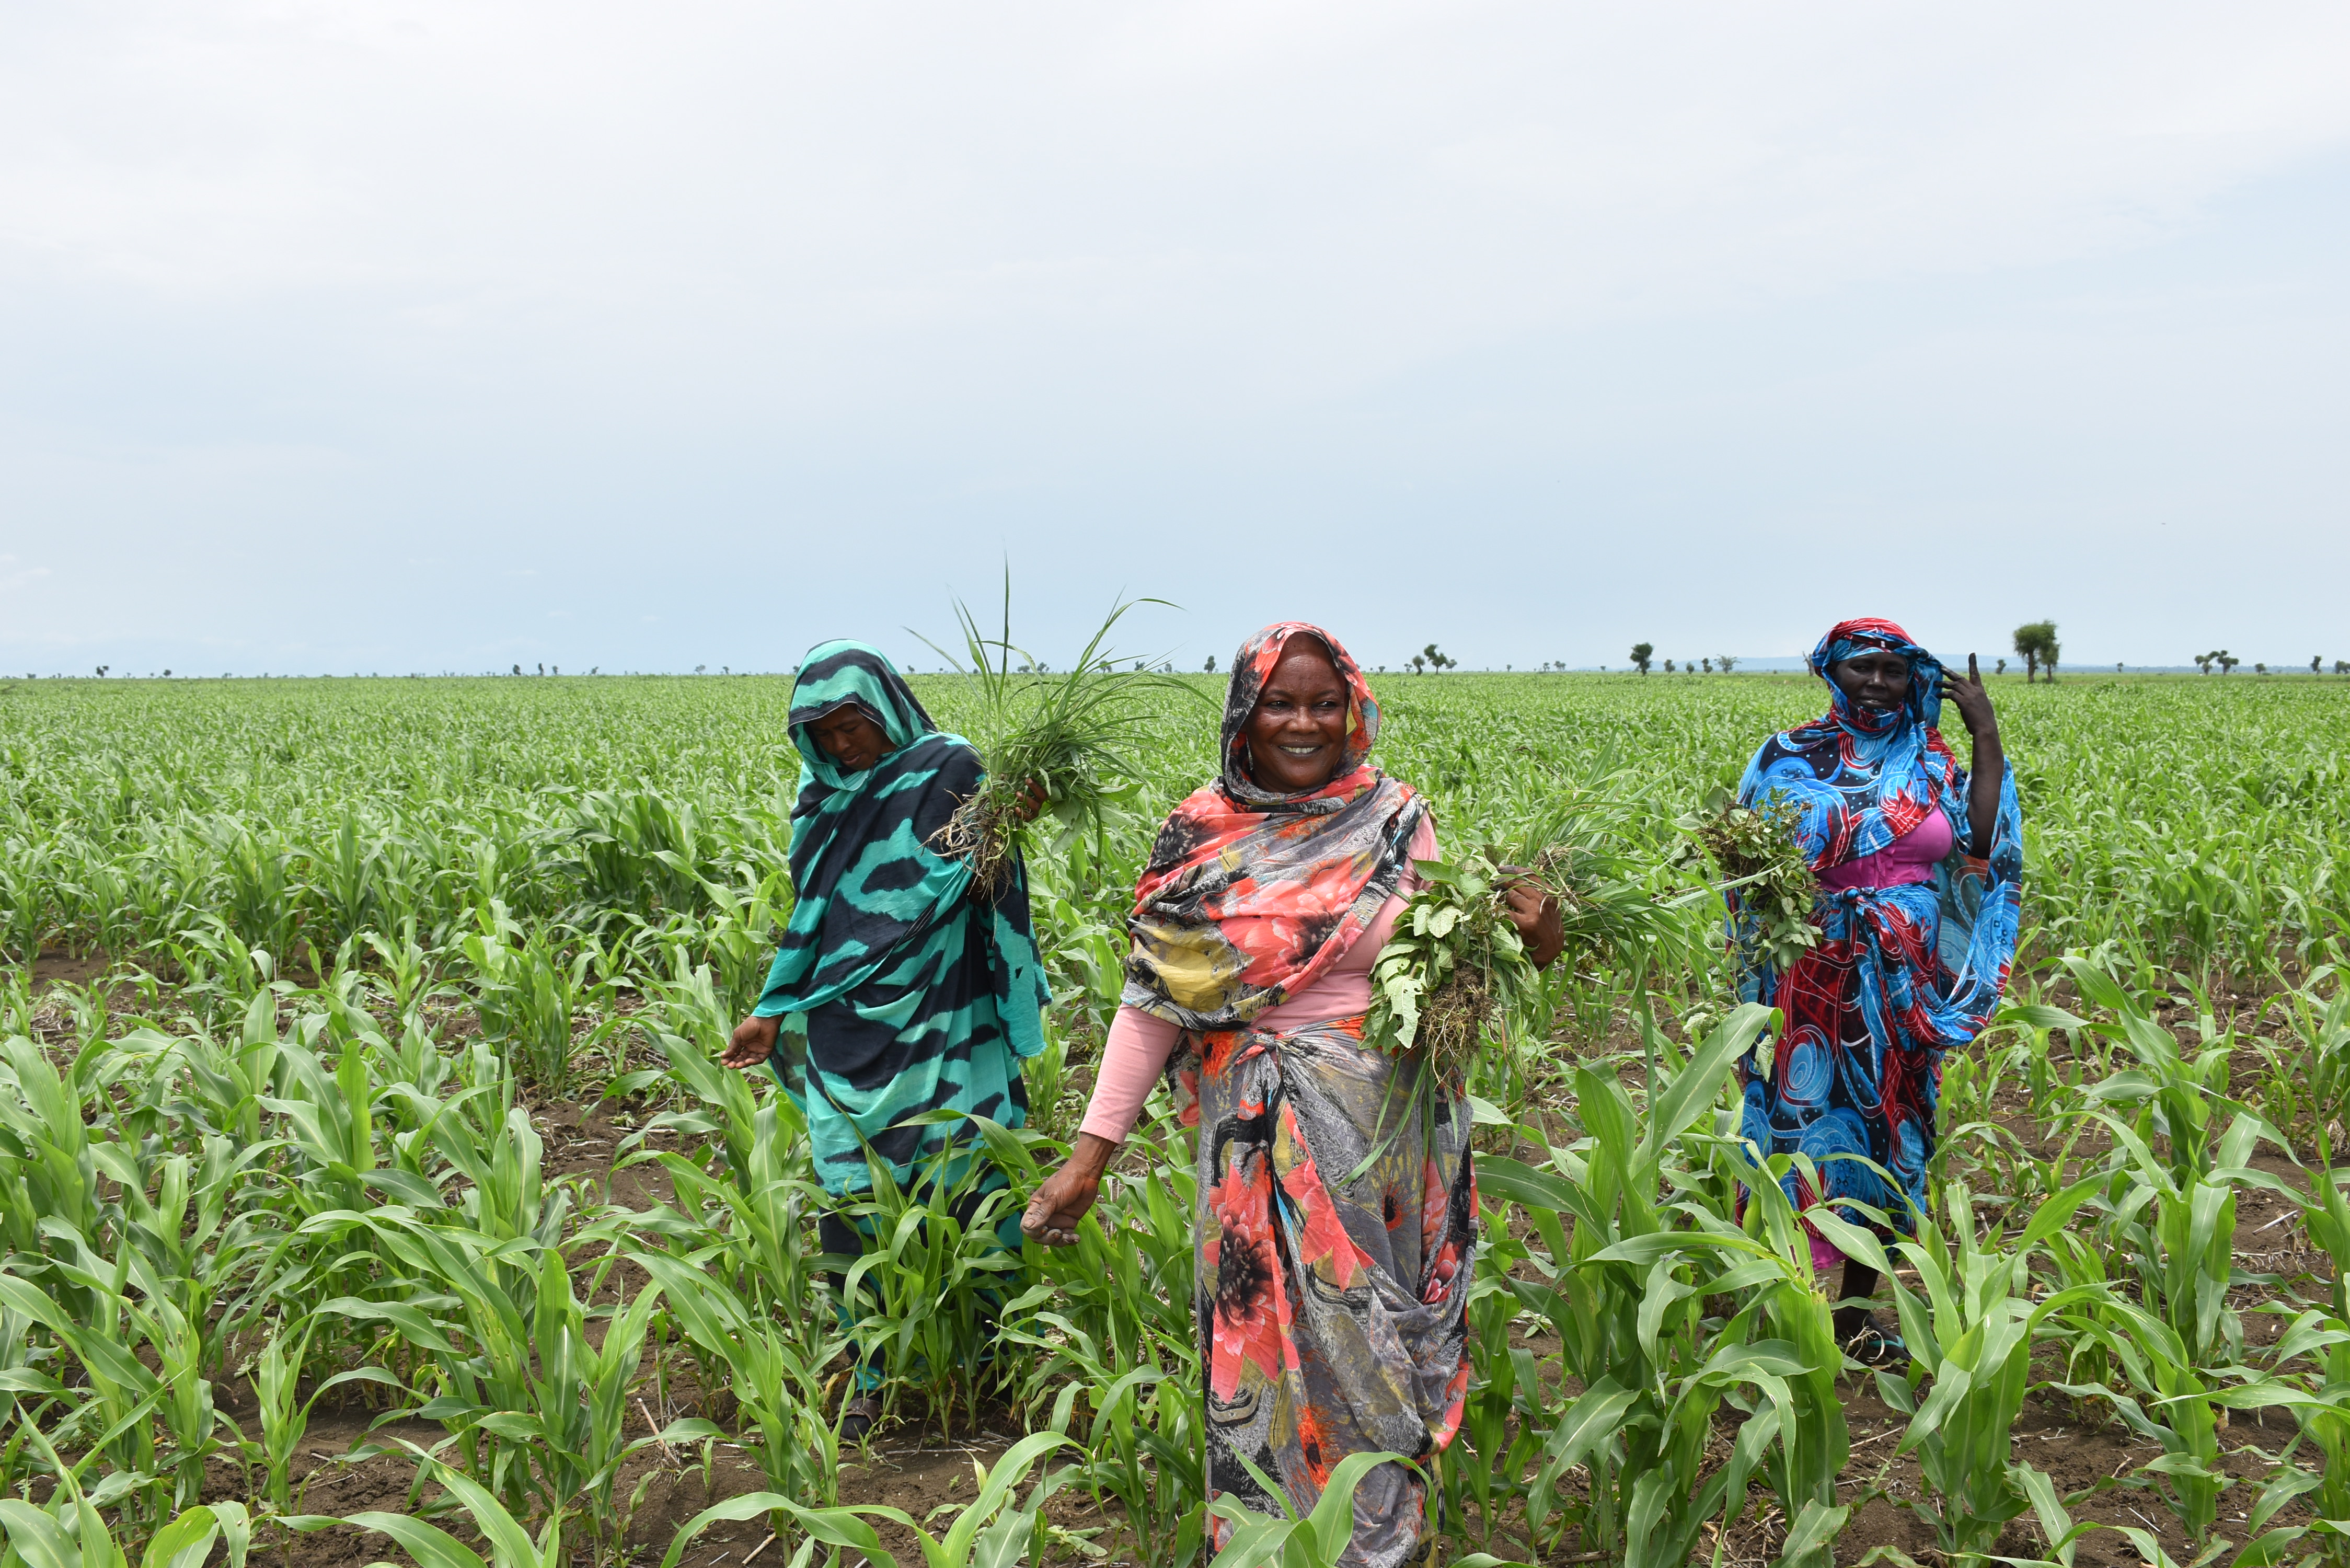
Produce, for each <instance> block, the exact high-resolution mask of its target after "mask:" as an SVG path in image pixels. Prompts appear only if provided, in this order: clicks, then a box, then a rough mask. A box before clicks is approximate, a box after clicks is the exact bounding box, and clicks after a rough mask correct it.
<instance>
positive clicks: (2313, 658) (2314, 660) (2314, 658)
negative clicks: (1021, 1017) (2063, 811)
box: [163, 653, 2325, 675]
mask: <svg viewBox="0 0 2350 1568" xmlns="http://www.w3.org/2000/svg"><path fill="white" fill-rule="evenodd" d="M2324 662H2325V659H2324V656H2323V655H2321V654H2315V653H2313V654H2311V655H2310V656H2309V672H2310V673H2311V674H2312V675H2315V674H2317V673H2318V672H2319V671H2318V666H2319V665H2322V664H2324ZM163 673H164V674H166V675H169V674H171V673H172V672H171V671H170V670H165V671H163Z"/></svg>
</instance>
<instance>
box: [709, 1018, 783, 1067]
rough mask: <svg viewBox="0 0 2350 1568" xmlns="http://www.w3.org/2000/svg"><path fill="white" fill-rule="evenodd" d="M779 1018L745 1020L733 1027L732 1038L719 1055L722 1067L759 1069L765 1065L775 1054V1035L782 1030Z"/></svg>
mask: <svg viewBox="0 0 2350 1568" xmlns="http://www.w3.org/2000/svg"><path fill="white" fill-rule="evenodd" d="M783 1026H784V1021H783V1020H782V1019H780V1018H745V1019H744V1020H743V1022H742V1023H738V1024H736V1025H735V1026H734V1037H733V1039H732V1040H729V1041H728V1042H727V1043H726V1049H725V1050H724V1051H723V1052H721V1053H719V1056H718V1064H719V1065H720V1066H722V1067H744V1068H748V1067H759V1066H764V1065H765V1064H766V1060H767V1058H768V1057H770V1056H772V1055H774V1054H775V1035H776V1034H777V1033H779V1032H780V1031H781V1030H782V1029H783Z"/></svg>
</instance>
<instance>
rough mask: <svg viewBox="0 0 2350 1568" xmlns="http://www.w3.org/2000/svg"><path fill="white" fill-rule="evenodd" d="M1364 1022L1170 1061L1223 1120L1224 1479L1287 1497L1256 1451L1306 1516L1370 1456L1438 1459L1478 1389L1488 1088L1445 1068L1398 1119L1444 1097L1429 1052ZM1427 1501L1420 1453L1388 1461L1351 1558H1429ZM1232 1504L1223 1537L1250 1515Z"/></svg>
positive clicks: (1212, 1211)
mask: <svg viewBox="0 0 2350 1568" xmlns="http://www.w3.org/2000/svg"><path fill="white" fill-rule="evenodd" d="M1362 1026H1363V1020H1362V1018H1361V1016H1360V1015H1359V1014H1358V1015H1357V1016H1355V1017H1352V1018H1346V1019H1338V1020H1335V1021H1333V1022H1331V1023H1317V1024H1311V1025H1308V1026H1306V1027H1305V1028H1303V1029H1297V1030H1293V1031H1290V1032H1287V1033H1272V1032H1269V1031H1264V1030H1223V1031H1218V1032H1216V1033H1210V1034H1207V1035H1204V1036H1192V1035H1188V1034H1187V1035H1186V1036H1184V1042H1185V1045H1184V1049H1183V1050H1182V1051H1181V1052H1180V1054H1179V1055H1178V1057H1177V1059H1176V1061H1175V1062H1174V1063H1173V1064H1171V1066H1170V1075H1171V1076H1172V1078H1173V1079H1174V1082H1175V1084H1176V1085H1177V1096H1176V1097H1177V1103H1178V1106H1179V1108H1180V1112H1181V1115H1182V1118H1183V1120H1184V1122H1185V1124H1186V1125H1188V1126H1194V1127H1199V1128H1200V1129H1201V1131H1200V1137H1199V1142H1198V1149H1199V1155H1198V1159H1199V1198H1198V1204H1197V1210H1196V1212H1195V1213H1194V1215H1193V1217H1192V1233H1193V1236H1194V1238H1195V1245H1196V1247H1197V1254H1196V1257H1195V1268H1194V1272H1193V1277H1194V1278H1195V1280H1196V1281H1197V1284H1196V1286H1195V1289H1196V1292H1197V1299H1196V1301H1195V1302H1194V1303H1193V1307H1194V1313H1195V1319H1194V1321H1196V1322H1197V1323H1198V1324H1200V1340H1201V1345H1200V1349H1201V1363H1202V1366H1203V1368H1204V1373H1205V1376H1204V1383H1205V1386H1204V1387H1203V1389H1202V1390H1201V1394H1202V1397H1203V1398H1204V1400H1205V1402H1206V1410H1207V1422H1206V1431H1207V1481H1208V1495H1209V1497H1210V1498H1211V1499H1213V1498H1215V1497H1217V1496H1220V1495H1230V1496H1232V1497H1234V1498H1237V1499H1238V1500H1239V1501H1241V1502H1243V1503H1244V1504H1245V1505H1246V1506H1248V1507H1249V1508H1251V1509H1253V1510H1254V1511H1257V1512H1259V1513H1263V1514H1267V1515H1271V1516H1274V1517H1278V1516H1279V1515H1280V1513H1281V1511H1282V1503H1281V1501H1277V1500H1275V1499H1274V1498H1273V1497H1271V1496H1269V1495H1268V1494H1267V1493H1266V1491H1265V1490H1264V1488H1263V1485H1262V1484H1261V1483H1260V1481H1259V1480H1258V1479H1257V1477H1256V1476H1255V1475H1253V1474H1252V1473H1251V1472H1250V1469H1249V1465H1251V1464H1253V1465H1254V1466H1255V1467H1256V1469H1257V1470H1258V1471H1261V1472H1262V1473H1263V1475H1264V1476H1266V1477H1269V1478H1271V1479H1272V1480H1274V1481H1276V1482H1277V1483H1278V1484H1279V1486H1280V1488H1281V1490H1282V1492H1283V1493H1284V1498H1285V1500H1286V1502H1287V1505H1288V1507H1290V1508H1291V1509H1293V1510H1295V1511H1296V1513H1297V1514H1298V1516H1299V1517H1301V1518H1302V1517H1304V1516H1305V1514H1307V1513H1308V1512H1310V1511H1312V1510H1313V1508H1314V1505H1315V1501H1318V1500H1319V1499H1320V1497H1321V1495H1322V1492H1323V1490H1324V1489H1325V1488H1326V1486H1327V1485H1328V1484H1329V1480H1330V1472H1331V1470H1332V1469H1334V1468H1335V1467H1336V1465H1337V1464H1338V1462H1339V1461H1340V1460H1341V1459H1345V1458H1346V1457H1347V1455H1348V1454H1354V1453H1378V1452H1388V1453H1399V1454H1404V1455H1407V1456H1409V1457H1410V1458H1411V1459H1414V1460H1415V1461H1417V1462H1418V1463H1419V1464H1420V1466H1421V1467H1422V1468H1423V1469H1427V1468H1429V1467H1430V1465H1431V1464H1432V1461H1433V1459H1434V1458H1435V1456H1436V1454H1437V1452H1438V1450H1440V1449H1443V1448H1444V1447H1445V1446H1446V1445H1447V1444H1448V1443H1450V1442H1451V1440H1452V1437H1453V1434H1454V1433H1455V1432H1456V1431H1458V1430H1459V1428H1460V1425H1461V1409H1462V1407H1463V1405H1464V1403H1465V1401H1466V1399H1467V1396H1468V1390H1469V1377H1470V1369H1471V1361H1470V1345H1469V1332H1470V1331H1469V1320H1468V1308H1469V1291H1470V1284H1471V1280H1472V1279H1473V1277H1474V1275H1475V1272H1476V1268H1475V1264H1476V1233H1477V1182H1476V1176H1475V1172H1474V1170H1473V1168H1472V1166H1471V1158H1470V1152H1469V1132H1470V1116H1469V1108H1468V1105H1467V1102H1466V1101H1465V1100H1464V1099H1462V1098H1460V1097H1458V1096H1453V1095H1451V1094H1449V1093H1448V1092H1447V1091H1446V1090H1444V1089H1442V1088H1438V1089H1436V1090H1435V1091H1434V1094H1433V1105H1432V1108H1431V1109H1430V1110H1429V1111H1428V1112H1427V1116H1428V1124H1429V1125H1428V1131H1427V1132H1426V1134H1425V1135H1424V1136H1423V1135H1422V1134H1421V1133H1420V1132H1419V1129H1418V1128H1417V1127H1414V1129H1413V1131H1412V1133H1411V1135H1410V1136H1409V1137H1396V1136H1395V1128H1396V1127H1398V1126H1399V1124H1402V1125H1409V1124H1411V1123H1413V1122H1415V1121H1416V1120H1417V1119H1418V1118H1419V1116H1421V1115H1422V1112H1421V1108H1420V1107H1421V1105H1422V1103H1423V1102H1422V1101H1421V1100H1420V1099H1419V1096H1418V1091H1417V1090H1416V1089H1415V1085H1414V1077H1415V1074H1416V1069H1415V1068H1413V1067H1412V1066H1411V1065H1409V1064H1404V1063H1399V1061H1398V1060H1397V1059H1396V1058H1395V1057H1392V1056H1388V1055H1387V1054H1383V1053H1381V1052H1378V1051H1373V1050H1370V1049H1368V1048H1367V1047H1366V1046H1365V1045H1364V1044H1362ZM1374 1150H1378V1151H1379V1153H1378V1158H1376V1159H1370V1160H1368V1163H1367V1168H1365V1167H1366V1161H1367V1157H1369V1156H1370V1155H1371V1154H1372V1152H1373V1151H1374ZM1358 1168H1362V1174H1361V1175H1359V1176H1357V1177H1356V1178H1355V1179H1353V1180H1347V1179H1344V1173H1347V1172H1352V1171H1355V1170H1357V1169H1358ZM1243 1459H1246V1460H1247V1461H1248V1462H1247V1463H1245V1464H1244V1463H1243V1462H1242V1461H1243ZM1426 1501H1427V1499H1426V1494H1425V1489H1424V1487H1423V1485H1422V1483H1421V1481H1420V1480H1419V1477H1418V1476H1417V1475H1415V1474H1414V1473H1413V1472H1412V1471H1411V1470H1410V1469H1407V1468H1406V1467H1404V1466H1402V1465H1399V1464H1395V1463H1388V1464H1382V1465H1378V1466H1377V1467H1375V1468H1373V1469H1371V1470H1370V1471H1369V1473H1368V1474H1367V1475H1366V1476H1365V1477H1364V1478H1363V1481H1362V1484H1361V1486H1360V1487H1358V1488H1357V1490H1356V1493H1355V1525H1354V1537H1353V1541H1352V1542H1351V1544H1350V1546H1349V1547H1348V1549H1347V1551H1346V1552H1343V1553H1342V1554H1341V1558H1340V1560H1341V1561H1342V1562H1344V1563H1347V1565H1348V1568H1399V1565H1400V1564H1403V1563H1413V1562H1418V1561H1421V1560H1423V1559H1424V1558H1425V1557H1426V1556H1427V1554H1428V1552H1429V1549H1430V1537H1429V1534H1428V1524H1427V1507H1426ZM1211 1526H1212V1529H1213V1531H1214V1532H1215V1533H1214V1541H1213V1545H1214V1546H1215V1547H1217V1548H1221V1547H1222V1545H1223V1544H1224V1542H1225V1539H1226V1537H1227V1536H1228V1535H1229V1533H1230V1531H1231V1529H1232V1527H1231V1526H1230V1525H1228V1524H1226V1523H1225V1522H1224V1521H1222V1520H1213V1521H1211Z"/></svg>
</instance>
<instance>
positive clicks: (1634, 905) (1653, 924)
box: [1365, 775, 1670, 1080]
mask: <svg viewBox="0 0 2350 1568" xmlns="http://www.w3.org/2000/svg"><path fill="white" fill-rule="evenodd" d="M1613 777H1614V775H1607V776H1605V777H1602V778H1598V779H1594V780H1591V781H1589V782H1586V783H1585V784H1578V785H1576V786H1575V787H1572V788H1568V789H1565V790H1563V791H1561V792H1560V793H1559V794H1557V795H1556V796H1555V797H1554V798H1553V799H1552V800H1551V801H1550V802H1549V803H1547V804H1546V805H1544V807H1543V808H1542V809H1541V810H1539V811H1538V812H1536V813H1535V814H1534V816H1532V817H1531V818H1530V819H1529V820H1527V821H1526V822H1524V823H1523V824H1522V825H1521V826H1520V827H1519V828H1518V829H1517V831H1515V832H1514V833H1512V834H1508V835H1505V836H1502V837H1500V838H1496V839H1494V840H1492V841H1491V842H1489V843H1487V844H1484V845H1482V846H1480V847H1479V848H1477V849H1475V850H1473V851H1471V852H1470V853H1469V854H1467V855H1464V856H1462V857H1460V858H1459V859H1457V860H1454V861H1450V862H1446V861H1421V862H1420V863H1419V870H1420V875H1421V877H1422V878H1423V879H1424V881H1425V883H1426V886H1424V887H1423V888H1421V889H1420V890H1419V892H1417V893H1415V894H1413V895H1412V897H1411V898H1410V900H1409V902H1408V903H1407V904H1406V905H1405V906H1404V910H1403V913H1402V915H1401V916H1400V917H1399V919H1397V921H1396V928H1395V935H1394V936H1393V937H1392V938H1391V939H1390V940H1388V945H1387V946H1386V947H1384V948H1382V949H1380V950H1379V953H1378V958H1377V959H1376V960H1374V961H1373V964H1372V971H1371V995H1372V1001H1371V1012H1370V1017H1369V1019H1368V1021H1367V1027H1366V1031H1365V1038H1366V1040H1367V1041H1368V1042H1369V1043H1370V1044H1372V1045H1374V1046H1376V1047H1378V1048H1379V1049H1381V1050H1385V1051H1388V1052H1392V1053H1395V1054H1406V1053H1409V1052H1412V1051H1415V1050H1422V1051H1425V1052H1426V1053H1427V1055H1428V1060H1429V1062H1430V1065H1431V1066H1432V1067H1433V1068H1434V1069H1435V1073H1436V1076H1437V1077H1438V1078H1439V1079H1440V1080H1446V1079H1450V1078H1451V1077H1453V1076H1456V1075H1465V1074H1466V1072H1467V1070H1468V1067H1469V1064H1470V1062H1471V1059H1472V1058H1473V1057H1474V1056H1475V1055H1476V1053H1477V1051H1478V1050H1479V1048H1480V1047H1481V1046H1482V1044H1483V1043H1484V1042H1485V1041H1486V1040H1488V1039H1492V1040H1500V1041H1506V1039H1507V1030H1508V1024H1509V1022H1510V1020H1511V1019H1512V1018H1513V1016H1515V1015H1516V1014H1517V1013H1518V1012H1520V1011H1521V1009H1522V1007H1523V1004H1524V1002H1526V1001H1527V1000H1528V999H1529V998H1530V997H1531V996H1532V994H1533V992H1534V990H1535V989H1536V987H1537V986H1538V985H1539V984H1540V981H1539V980H1538V978H1537V977H1536V974H1535V971H1534V962H1533V961H1532V960H1531V959H1530V958H1528V957H1527V955H1526V949H1525V942H1524V940H1523V939H1522V938H1521V937H1520V936H1519V935H1518V930H1517V927H1516V926H1515V925H1513V923H1512V922H1511V920H1510V917H1509V910H1508V906H1507V904H1506V903H1505V902H1504V897H1505V895H1506V894H1507V893H1508V891H1509V889H1510V888H1513V887H1517V886H1523V887H1528V888H1534V889H1535V890H1537V891H1539V892H1544V893H1548V894H1550V895H1551V896H1552V897H1554V898H1556V899H1557V900H1558V904H1559V914H1560V922H1561V925H1562V927H1563V929H1564V931H1565V938H1566V945H1565V948H1564V949H1562V950H1561V957H1562V958H1563V959H1565V960H1567V961H1571V962H1572V961H1581V960H1582V959H1584V958H1586V957H1595V956H1599V955H1603V954H1611V955H1612V954H1622V953H1625V952H1627V951H1630V950H1633V949H1634V948H1636V947H1637V946H1638V945H1639V944H1640V943H1642V942H1644V941H1645V940H1647V939H1648V937H1649V936H1651V935H1652V934H1654V933H1655V932H1656V931H1658V930H1659V929H1660V928H1661V926H1662V924H1663V923H1664V921H1665V919H1666V918H1667V917H1666V911H1667V909H1669V907H1670V906H1669V905H1666V904H1662V903H1659V901H1658V900H1657V899H1656V898H1653V897H1652V896H1651V895H1650V893H1649V891H1648V888H1646V887H1645V886H1644V885H1643V884H1642V882H1641V881H1640V879H1639V877H1638V873H1637V871H1636V868H1635V867H1634V865H1633V863H1632V861H1631V860H1630V859H1629V858H1628V857H1626V856H1625V855H1624V854H1622V853H1621V852H1620V851H1618V850H1617V848H1615V847H1614V843H1615V834H1614V829H1615V828H1616V827H1617V826H1619V821H1620V817H1621V815H1622V808H1621V805H1620V804H1618V803H1617V802H1616V801H1615V800H1614V798H1613V797H1612V796H1611V795H1610V794H1609V793H1608V792H1607V787H1606V786H1607V784H1610V783H1612V782H1613Z"/></svg>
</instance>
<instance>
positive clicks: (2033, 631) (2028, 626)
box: [2015, 620, 2056, 684]
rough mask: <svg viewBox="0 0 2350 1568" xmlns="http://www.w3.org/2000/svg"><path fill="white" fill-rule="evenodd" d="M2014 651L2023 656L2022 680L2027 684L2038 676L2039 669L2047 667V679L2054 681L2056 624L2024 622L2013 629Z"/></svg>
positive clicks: (2051, 622) (2050, 621)
mask: <svg viewBox="0 0 2350 1568" xmlns="http://www.w3.org/2000/svg"><path fill="white" fill-rule="evenodd" d="M2015 651H2016V652H2018V653H2020V654H2022V655H2023V679H2024V680H2025V682H2026V683H2027V684H2028V683H2030V682H2031V680H2033V678H2034V677H2035V676H2037V675H2038V674H2039V672H2040V667H2041V666H2042V665H2043V664H2044V665H2046V666H2047V667H2048V679H2049V680H2055V679H2056V623H2055V622H2054V621H2053V620H2034V621H2026V622H2025V623H2024V624H2023V625H2022V626H2019V627H2017V628H2015Z"/></svg>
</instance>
